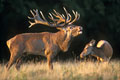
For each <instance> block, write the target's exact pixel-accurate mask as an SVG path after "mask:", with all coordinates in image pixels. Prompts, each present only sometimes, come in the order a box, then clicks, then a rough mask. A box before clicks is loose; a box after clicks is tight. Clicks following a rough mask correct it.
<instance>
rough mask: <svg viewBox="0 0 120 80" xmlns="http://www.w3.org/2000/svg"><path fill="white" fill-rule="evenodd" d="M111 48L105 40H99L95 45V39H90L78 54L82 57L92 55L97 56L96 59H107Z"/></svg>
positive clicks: (109, 56) (110, 55) (111, 52)
mask: <svg viewBox="0 0 120 80" xmlns="http://www.w3.org/2000/svg"><path fill="white" fill-rule="evenodd" d="M112 54H113V49H112V46H111V45H110V43H109V42H108V41H106V40H100V41H99V42H98V43H97V45H95V40H91V41H90V42H89V43H88V44H86V46H85V48H84V49H83V51H82V52H81V54H80V57H81V58H83V57H85V56H87V55H92V56H95V57H96V58H97V60H98V61H101V62H103V61H109V60H110V59H111V57H112Z"/></svg>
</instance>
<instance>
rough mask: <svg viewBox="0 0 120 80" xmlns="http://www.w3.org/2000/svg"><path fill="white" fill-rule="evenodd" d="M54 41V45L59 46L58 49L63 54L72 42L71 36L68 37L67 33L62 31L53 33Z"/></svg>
mask: <svg viewBox="0 0 120 80" xmlns="http://www.w3.org/2000/svg"><path fill="white" fill-rule="evenodd" d="M54 39H55V41H56V43H57V44H58V45H59V47H60V49H61V50H62V51H64V52H66V51H67V50H68V48H69V46H70V43H71V42H72V36H71V34H70V35H69V34H68V33H67V32H64V31H63V30H61V31H58V32H57V33H55V35H54Z"/></svg>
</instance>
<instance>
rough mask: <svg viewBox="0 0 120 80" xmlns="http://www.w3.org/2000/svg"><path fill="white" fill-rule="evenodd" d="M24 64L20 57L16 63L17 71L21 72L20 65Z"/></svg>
mask: <svg viewBox="0 0 120 80" xmlns="http://www.w3.org/2000/svg"><path fill="white" fill-rule="evenodd" d="M21 64H22V57H19V58H18V59H17V61H16V66H15V67H16V69H17V70H19V69H20V65H21Z"/></svg>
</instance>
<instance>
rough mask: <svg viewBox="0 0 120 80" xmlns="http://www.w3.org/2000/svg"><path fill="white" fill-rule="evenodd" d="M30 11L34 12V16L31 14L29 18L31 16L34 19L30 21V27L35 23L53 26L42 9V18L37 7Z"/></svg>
mask: <svg viewBox="0 0 120 80" xmlns="http://www.w3.org/2000/svg"><path fill="white" fill-rule="evenodd" d="M30 12H31V14H32V16H33V17H29V16H28V18H29V19H33V20H34V22H31V21H29V23H30V26H29V28H30V27H32V26H33V25H35V24H43V25H47V26H52V24H50V23H49V22H48V21H47V20H46V18H45V17H44V15H43V13H42V11H40V14H41V16H42V18H41V17H40V15H39V13H38V10H37V9H36V10H34V9H33V11H32V10H30Z"/></svg>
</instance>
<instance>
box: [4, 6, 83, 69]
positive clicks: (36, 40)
mask: <svg viewBox="0 0 120 80" xmlns="http://www.w3.org/2000/svg"><path fill="white" fill-rule="evenodd" d="M63 9H64V11H65V13H66V17H65V16H64V14H60V13H58V12H57V11H56V10H53V11H54V13H53V12H52V13H49V19H50V20H51V21H53V22H48V21H47V20H46V18H45V17H44V15H43V13H42V12H41V11H40V13H38V10H33V11H32V10H31V13H32V15H33V18H31V17H28V18H29V19H31V20H33V21H34V22H30V21H29V23H30V26H29V27H33V26H34V25H35V24H43V25H47V26H50V27H56V28H57V29H59V31H58V32H56V33H50V32H41V33H23V34H18V35H16V36H15V37H13V38H11V39H10V40H8V41H7V46H8V48H9V51H10V53H11V56H10V60H9V62H8V64H7V65H6V67H7V69H10V67H11V66H12V65H13V64H14V63H15V62H16V63H17V64H16V69H19V68H20V65H21V61H22V59H21V57H22V56H23V55H24V53H27V54H34V55H43V56H45V57H47V62H48V67H49V68H50V69H53V65H52V60H53V58H54V57H55V56H56V55H57V53H58V52H59V51H60V50H61V51H63V52H66V51H67V50H68V48H69V46H70V44H71V41H72V39H73V38H74V37H76V36H78V35H80V34H82V27H81V26H76V25H72V23H73V22H75V21H77V20H78V19H79V17H80V15H79V14H78V13H77V12H75V11H74V10H73V11H72V12H73V14H74V16H75V18H74V19H73V20H72V18H71V15H70V14H69V13H68V12H67V10H66V9H65V8H63ZM39 14H41V17H40V15H39Z"/></svg>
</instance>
